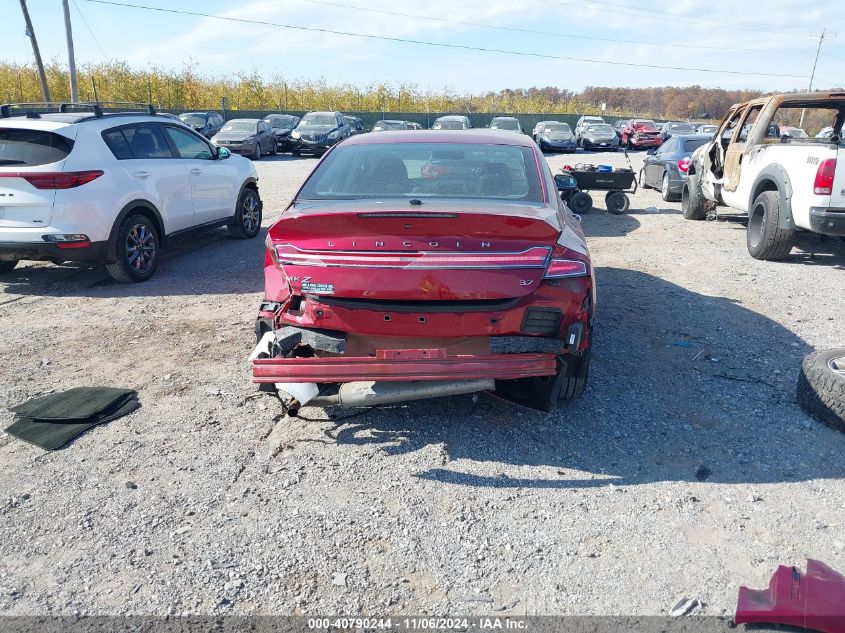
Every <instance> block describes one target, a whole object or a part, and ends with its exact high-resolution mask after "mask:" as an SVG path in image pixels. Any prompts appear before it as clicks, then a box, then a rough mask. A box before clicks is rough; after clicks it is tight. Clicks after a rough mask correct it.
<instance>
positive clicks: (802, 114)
mask: <svg viewBox="0 0 845 633" xmlns="http://www.w3.org/2000/svg"><path fill="white" fill-rule="evenodd" d="M824 32H825V29H822V33H821V35H819V45H818V47H817V48H816V59H815V60H814V61H813V70H812V72H811V73H810V86H809V87H808V88H807V92H813V79H815V77H816V64H818V63H819V53H820V52H821V50H822V42H824ZM803 126H804V108H801V119H800V120H799V121H798V127H803Z"/></svg>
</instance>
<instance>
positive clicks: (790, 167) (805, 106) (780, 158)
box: [681, 92, 845, 260]
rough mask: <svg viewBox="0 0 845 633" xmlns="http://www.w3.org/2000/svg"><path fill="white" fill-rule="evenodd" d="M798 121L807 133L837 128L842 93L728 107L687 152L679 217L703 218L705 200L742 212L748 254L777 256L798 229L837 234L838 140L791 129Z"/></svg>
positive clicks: (844, 226)
mask: <svg viewBox="0 0 845 633" xmlns="http://www.w3.org/2000/svg"><path fill="white" fill-rule="evenodd" d="M802 123H803V125H804V126H805V127H807V128H809V129H810V130H811V133H814V132H815V131H818V130H819V129H821V128H823V127H832V128H833V129H834V130H841V129H842V125H843V123H845V93H842V92H839V93H827V92H824V93H822V92H815V93H806V94H790V95H775V96H771V97H763V98H761V99H755V100H753V101H748V102H746V103H741V104H737V105H735V106H733V107H732V108H731V109H730V110H729V111H728V114H727V115H726V116H725V118H724V119H723V120H722V122H721V123H720V124H719V129H718V131H717V132H716V133H715V135H714V136H713V138H712V139H711V140H710V141H709V142H708V143H707V144H705V145H702V146H701V147H700V148H698V149H697V150H696V151H695V152H694V153H693V155H692V158H691V162H690V166H689V172H688V177H687V180H686V183H685V184H684V188H683V192H682V195H681V208H682V210H683V214H684V217H685V218H687V219H688V220H704V219H705V218H706V217H707V212H708V209H707V206H708V204H707V203H708V201H709V202H710V203H711V206H712V203H716V204H717V205H726V206H729V207H733V208H734V209H738V210H739V211H741V212H744V213H747V214H748V230H747V244H748V252H749V253H751V256H752V257H754V258H755V259H766V260H773V259H783V258H784V257H786V256H787V255H789V252H790V251H791V250H792V245H793V243H794V242H795V235H796V233H797V232H798V231H800V230H804V231H813V232H815V233H822V234H824V235H839V236H843V235H845V156H843V150H845V144H843V140H842V138H841V137H840V136H838V135H832V136H828V137H827V138H814V137H813V136H809V137H808V136H806V135H805V136H798V135H797V134H796V133H795V132H794V131H793V130H795V127H794V126H796V125H797V126H798V127H801V125H800V124H802ZM799 132H800V131H799ZM837 159H840V160H839V163H840V168H839V169H837V168H836V164H837Z"/></svg>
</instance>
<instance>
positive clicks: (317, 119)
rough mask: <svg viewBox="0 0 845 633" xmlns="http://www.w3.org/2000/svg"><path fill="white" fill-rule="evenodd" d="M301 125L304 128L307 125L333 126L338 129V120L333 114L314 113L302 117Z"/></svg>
mask: <svg viewBox="0 0 845 633" xmlns="http://www.w3.org/2000/svg"><path fill="white" fill-rule="evenodd" d="M299 125H300V126H302V127H304V126H306V125H331V126H332V127H337V119H336V118H335V116H334V115H333V114H315V113H313V112H311V113H309V114H306V115H305V116H304V117H302V120H301V121H300V122H299Z"/></svg>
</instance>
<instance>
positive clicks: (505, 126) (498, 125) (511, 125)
mask: <svg viewBox="0 0 845 633" xmlns="http://www.w3.org/2000/svg"><path fill="white" fill-rule="evenodd" d="M490 127H491V128H493V129H494V130H518V129H519V121H517V120H516V119H493V121H492V123H490Z"/></svg>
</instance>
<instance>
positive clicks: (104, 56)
mask: <svg viewBox="0 0 845 633" xmlns="http://www.w3.org/2000/svg"><path fill="white" fill-rule="evenodd" d="M73 6H74V7H76V12H77V13H78V14H79V17H80V18H82V23H83V24H84V25H85V28H86V29H88V32H89V33H90V34H91V37H92V38H93V40H94V43H95V44H96V45H97V48H99V49H100V53H102V55H103V59H105V60H106V61H107V62H108V61H111V59H110V58H109V56H108V55H106V51H104V50H103V47H102V46H100V40H98V39H97V36H96V35H94V31H93V30H92V29H91V26H90V25H89V24H88V20H86V19H85V14H84V13H82V9H80V8H79V5H78V4H76V0H73Z"/></svg>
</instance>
